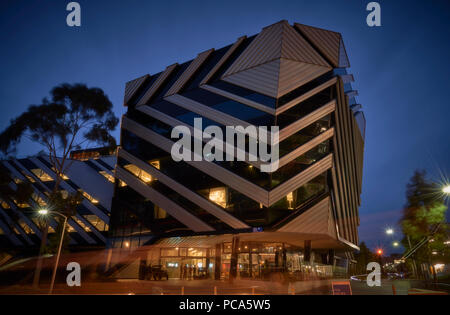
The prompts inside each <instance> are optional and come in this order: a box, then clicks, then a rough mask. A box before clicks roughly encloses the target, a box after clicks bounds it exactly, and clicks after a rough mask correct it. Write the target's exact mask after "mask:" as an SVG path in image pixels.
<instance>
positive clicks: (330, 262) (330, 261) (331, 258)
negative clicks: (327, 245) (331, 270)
mask: <svg viewBox="0 0 450 315" xmlns="http://www.w3.org/2000/svg"><path fill="white" fill-rule="evenodd" d="M327 265H331V266H334V249H330V250H328V259H327Z"/></svg>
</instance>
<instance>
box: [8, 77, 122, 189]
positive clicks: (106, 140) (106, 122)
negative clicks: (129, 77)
mask: <svg viewBox="0 0 450 315" xmlns="http://www.w3.org/2000/svg"><path fill="white" fill-rule="evenodd" d="M50 95H51V98H50V100H49V99H47V98H44V99H43V100H42V104H40V105H31V106H29V107H28V109H27V110H26V111H25V112H24V113H22V114H21V115H20V116H19V117H17V118H15V119H13V120H11V122H10V125H9V126H8V127H7V128H6V129H5V130H4V131H3V132H2V133H0V151H1V152H2V153H3V154H4V155H5V156H8V155H10V154H11V153H14V152H16V148H17V145H18V144H19V143H20V141H21V140H22V138H23V137H26V138H29V139H31V140H32V141H34V142H37V143H39V144H40V145H42V146H43V147H44V148H45V150H46V153H47V154H48V156H49V159H50V162H51V164H52V165H53V166H54V168H55V171H56V173H57V176H58V179H57V185H56V187H55V190H56V189H57V187H58V183H59V180H60V178H61V176H62V174H64V172H65V171H66V169H67V167H69V166H70V164H66V160H67V158H68V156H69V154H70V152H71V151H73V150H79V149H82V148H84V147H87V146H88V145H89V144H92V143H95V144H100V145H104V146H115V145H116V142H115V139H114V137H112V136H111V134H110V133H111V131H113V130H114V129H115V128H116V126H117V124H118V119H117V117H116V116H115V115H114V113H113V111H112V103H111V102H110V100H109V99H108V97H107V96H106V95H105V94H104V92H103V91H102V90H101V89H98V88H88V87H87V86H86V85H84V84H74V85H70V84H67V83H66V84H61V85H59V86H57V87H55V88H53V89H52V91H51V92H50ZM57 157H59V158H57Z"/></svg>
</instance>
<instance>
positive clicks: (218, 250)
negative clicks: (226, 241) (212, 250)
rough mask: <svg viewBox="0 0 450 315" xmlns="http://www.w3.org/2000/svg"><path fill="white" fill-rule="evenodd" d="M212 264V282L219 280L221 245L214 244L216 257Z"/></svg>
mask: <svg viewBox="0 0 450 315" xmlns="http://www.w3.org/2000/svg"><path fill="white" fill-rule="evenodd" d="M214 258H215V262H214V280H220V269H221V267H222V244H221V243H219V244H216V257H214Z"/></svg>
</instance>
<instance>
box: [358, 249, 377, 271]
mask: <svg viewBox="0 0 450 315" xmlns="http://www.w3.org/2000/svg"><path fill="white" fill-rule="evenodd" d="M355 259H356V262H357V263H356V272H357V273H358V274H366V273H367V270H366V268H367V265H368V264H369V263H370V262H372V261H376V259H375V255H374V254H373V253H372V252H371V251H370V249H369V248H368V247H367V245H366V243H364V242H361V244H360V245H359V252H357V253H356V254H355Z"/></svg>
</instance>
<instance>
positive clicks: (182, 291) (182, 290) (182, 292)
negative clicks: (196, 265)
mask: <svg viewBox="0 0 450 315" xmlns="http://www.w3.org/2000/svg"><path fill="white" fill-rule="evenodd" d="M181 295H184V287H181Z"/></svg>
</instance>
